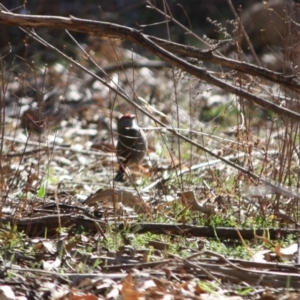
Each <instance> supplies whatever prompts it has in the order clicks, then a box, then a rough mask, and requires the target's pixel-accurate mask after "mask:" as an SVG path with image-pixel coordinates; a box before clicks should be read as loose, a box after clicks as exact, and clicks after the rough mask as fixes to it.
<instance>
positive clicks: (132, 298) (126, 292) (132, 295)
mask: <svg viewBox="0 0 300 300" xmlns="http://www.w3.org/2000/svg"><path fill="white" fill-rule="evenodd" d="M121 295H122V297H123V299H124V300H139V299H141V298H143V297H144V296H145V294H144V293H141V292H138V291H136V290H135V289H134V288H133V280H132V275H131V274H128V276H127V277H126V278H125V279H124V281H123V284H122V290H121Z"/></svg>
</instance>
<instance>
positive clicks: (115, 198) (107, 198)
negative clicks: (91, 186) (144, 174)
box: [84, 189, 150, 213]
mask: <svg viewBox="0 0 300 300" xmlns="http://www.w3.org/2000/svg"><path fill="white" fill-rule="evenodd" d="M114 202H115V203H118V202H121V203H122V204H123V205H124V206H128V207H131V208H133V209H134V211H135V212H136V213H146V212H149V211H150V208H149V206H148V205H147V204H146V203H145V201H144V200H143V199H142V198H141V197H140V196H139V195H135V194H133V193H132V192H129V191H120V190H116V189H107V190H98V191H97V192H95V193H94V194H92V195H91V196H89V197H88V198H87V199H86V201H85V202H84V204H86V205H89V206H94V205H97V204H98V205H101V204H104V206H105V205H107V204H109V205H111V206H112V205H113V203H114Z"/></svg>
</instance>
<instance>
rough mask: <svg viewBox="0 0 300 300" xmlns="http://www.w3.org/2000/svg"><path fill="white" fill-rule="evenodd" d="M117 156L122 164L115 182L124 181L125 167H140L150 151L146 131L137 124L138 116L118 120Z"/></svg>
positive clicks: (128, 115)
mask: <svg viewBox="0 0 300 300" xmlns="http://www.w3.org/2000/svg"><path fill="white" fill-rule="evenodd" d="M117 130H118V144H117V156H118V159H119V162H120V167H119V170H118V173H117V175H116V177H115V181H123V179H124V173H125V169H124V168H125V167H128V166H131V165H138V164H139V163H140V162H141V161H142V160H143V158H144V156H145V155H146V153H147V149H148V141H147V137H146V135H145V133H144V131H143V130H142V129H141V128H140V127H139V126H138V124H137V122H136V115H132V114H127V115H123V116H121V117H120V118H119V120H118V129H117Z"/></svg>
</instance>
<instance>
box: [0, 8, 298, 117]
mask: <svg viewBox="0 0 300 300" xmlns="http://www.w3.org/2000/svg"><path fill="white" fill-rule="evenodd" d="M0 23H2V24H6V25H13V26H23V27H32V28H50V29H64V30H70V31H77V32H83V33H87V34H91V33H92V34H94V35H98V36H107V37H110V38H120V39H125V40H127V41H130V42H133V43H135V44H137V45H139V46H142V47H143V48H145V49H147V50H149V51H150V52H152V53H153V54H155V55H157V56H158V57H160V58H161V59H163V60H165V61H166V62H168V63H170V64H171V65H173V66H175V67H177V68H180V69H182V70H183V71H185V72H187V73H190V74H191V75H193V76H195V77H197V78H199V79H201V80H204V81H206V82H207V83H210V84H212V85H215V86H218V87H220V88H221V89H223V90H225V91H227V92H229V93H232V94H235V95H237V96H239V97H242V98H245V99H247V100H249V101H251V102H254V103H255V104H257V105H258V106H260V107H262V108H265V109H269V110H271V111H273V112H275V113H277V114H279V115H281V116H286V117H289V118H291V119H294V120H298V121H300V114H298V113H296V112H294V111H291V110H288V109H286V108H284V107H280V106H278V105H276V104H274V103H272V102H270V101H267V100H265V99H262V98H260V97H257V96H255V95H253V94H251V93H249V92H248V91H246V90H244V89H242V88H238V87H235V86H233V85H231V84H229V83H226V82H224V81H222V80H220V79H219V78H216V77H215V76H213V75H212V74H211V73H209V72H208V71H207V70H205V69H203V68H200V67H197V66H195V65H192V64H191V63H188V62H186V61H185V60H183V59H182V58H180V57H178V56H176V55H174V54H173V53H170V52H169V51H167V50H166V49H164V48H162V47H161V46H159V45H158V44H156V43H154V42H153V40H151V38H150V37H148V36H146V35H144V34H143V33H142V32H141V31H138V30H135V29H132V28H129V27H125V26H121V25H117V24H112V23H107V22H99V21H91V20H84V19H78V18H75V17H73V16H71V17H70V18H64V17H54V16H39V15H19V14H13V13H10V12H7V11H4V10H3V6H2V10H1V11H0ZM227 63H228V62H227ZM257 69H259V68H257ZM289 80H291V78H290V79H289ZM287 82H288V79H287ZM297 84H298V83H297ZM298 86H299V88H297V91H300V85H299V84H298Z"/></svg>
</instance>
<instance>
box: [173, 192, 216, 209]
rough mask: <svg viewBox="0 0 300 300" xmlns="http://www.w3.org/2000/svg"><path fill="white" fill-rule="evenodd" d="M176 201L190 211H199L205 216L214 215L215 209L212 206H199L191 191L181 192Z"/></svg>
mask: <svg viewBox="0 0 300 300" xmlns="http://www.w3.org/2000/svg"><path fill="white" fill-rule="evenodd" d="M178 201H179V203H181V204H182V205H184V206H185V207H187V208H188V209H189V210H192V211H200V212H202V213H204V214H207V215H212V214H214V213H215V208H214V206H213V205H208V204H203V205H201V204H199V203H198V201H197V199H196V197H195V193H194V192H193V191H187V192H183V193H182V194H181V196H180V198H179V199H178Z"/></svg>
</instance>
